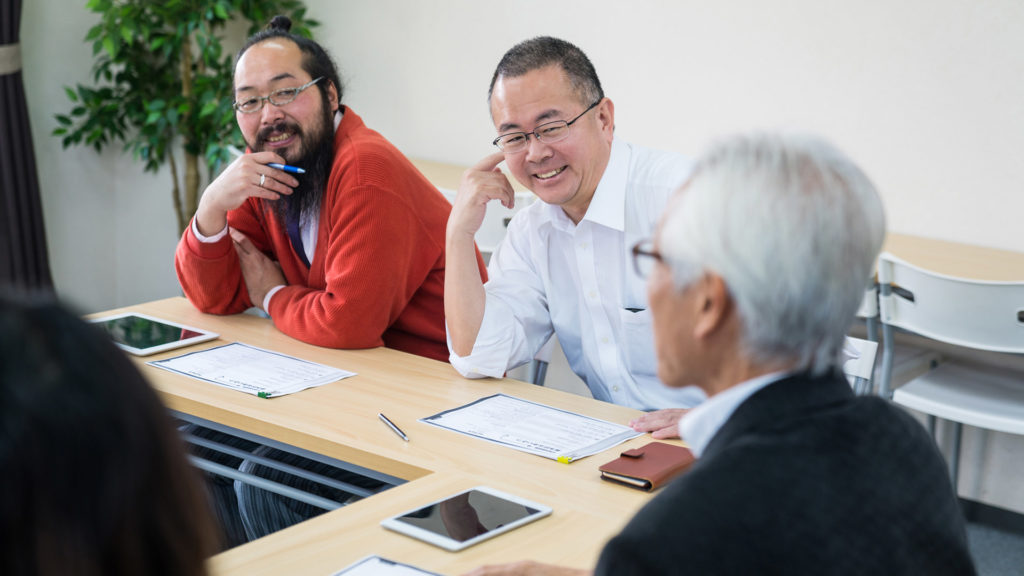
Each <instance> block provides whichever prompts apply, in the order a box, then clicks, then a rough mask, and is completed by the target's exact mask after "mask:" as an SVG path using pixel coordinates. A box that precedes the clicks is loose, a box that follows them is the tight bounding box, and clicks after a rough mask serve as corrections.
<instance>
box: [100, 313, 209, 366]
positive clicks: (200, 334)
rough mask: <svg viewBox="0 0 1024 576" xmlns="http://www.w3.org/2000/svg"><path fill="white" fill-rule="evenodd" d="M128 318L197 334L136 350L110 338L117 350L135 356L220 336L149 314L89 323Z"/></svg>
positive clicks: (115, 316)
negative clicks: (119, 349) (142, 319)
mask: <svg viewBox="0 0 1024 576" xmlns="http://www.w3.org/2000/svg"><path fill="white" fill-rule="evenodd" d="M129 316H137V317H139V318H144V319H146V320H149V321H151V322H159V323H160V324H166V325H167V326H174V327H175V328H181V329H183V330H189V331H191V332H197V333H198V335H197V336H193V337H191V338H185V339H184V340H175V341H174V342H168V343H166V344H160V345H159V346H150V347H149V348H136V347H134V346H129V345H127V344H122V343H121V342H118V341H116V340H114V339H113V338H111V341H112V342H113V343H114V344H117V346H118V347H119V348H121V349H122V350H124V351H126V352H130V353H132V354H134V355H136V356H151V355H153V354H157V353H159V352H166V351H168V350H174V349H176V348H184V347H185V346H191V345H193V344H199V343H200V342H207V341H210V340H213V339H214V338H218V337H220V334H217V333H215V332H210V331H209V330H203V329H202V328H196V327H195V326H188V325H186V324H181V323H180V322H172V321H170V320H165V319H163V318H157V317H156V316H150V315H149V314H143V313H141V312H122V313H120V314H110V315H109V316H102V317H100V318H90V319H89V321H90V322H92V323H94V324H101V323H103V322H108V321H110V320H117V319H119V318H127V317H129Z"/></svg>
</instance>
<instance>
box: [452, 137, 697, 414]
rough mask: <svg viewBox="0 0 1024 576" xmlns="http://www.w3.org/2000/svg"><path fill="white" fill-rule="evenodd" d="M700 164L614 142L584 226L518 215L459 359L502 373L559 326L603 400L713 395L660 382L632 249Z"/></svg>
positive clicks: (692, 401) (540, 205) (555, 214)
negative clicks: (471, 340) (476, 328)
mask: <svg viewBox="0 0 1024 576" xmlns="http://www.w3.org/2000/svg"><path fill="white" fill-rule="evenodd" d="M690 168H691V162H690V161H689V160H688V159H687V158H685V157H682V156H679V155H676V154H670V153H666V152H656V151H653V150H648V149H644V148H641V147H638V146H633V145H630V144H627V143H625V142H621V141H619V140H614V141H613V143H612V150H611V157H610V158H609V161H608V166H607V168H606V169H605V172H604V174H603V175H602V177H601V181H600V183H599V184H598V186H597V190H596V191H595V193H594V197H593V199H592V200H591V202H590V206H589V208H588V209H587V213H586V215H585V216H584V217H583V219H582V220H581V221H580V223H579V224H578V225H575V224H573V222H572V220H570V219H569V217H568V216H566V215H565V212H563V211H562V208H561V207H559V206H554V205H550V204H546V203H544V202H534V203H533V204H531V205H530V206H529V207H527V208H525V209H523V210H521V211H520V212H518V213H517V214H516V215H515V216H514V217H513V218H512V221H511V223H509V227H508V231H507V234H506V236H505V238H504V240H503V241H502V242H501V244H500V245H499V246H498V248H497V250H495V252H494V255H493V256H492V257H491V262H490V266H489V267H488V275H489V277H490V280H489V281H488V282H487V284H486V285H485V289H486V292H487V300H486V305H485V309H484V318H483V321H482V323H481V326H480V332H479V334H478V335H477V339H476V343H475V344H474V346H473V351H472V352H471V353H470V355H468V356H464V357H460V356H458V355H457V354H455V353H454V352H452V354H451V356H450V360H451V363H452V365H453V366H454V367H455V368H456V369H457V370H458V371H459V372H460V373H461V374H463V375H464V376H468V377H470V378H473V377H485V376H492V377H495V378H500V377H502V376H503V375H504V373H505V372H506V371H507V370H509V369H511V368H515V367H516V366H519V365H521V364H525V363H526V362H529V361H530V360H531V359H532V358H533V357H534V355H535V354H537V352H538V351H539V350H540V348H541V346H543V345H544V343H545V342H547V340H548V338H549V337H550V336H551V334H552V333H553V332H554V333H556V334H557V335H558V341H559V343H560V344H561V346H562V350H563V351H564V352H565V355H566V358H567V359H568V360H569V365H570V366H571V367H572V369H573V371H574V372H576V374H577V375H579V377H580V378H582V379H583V381H584V382H586V384H587V386H588V387H589V388H590V391H591V393H592V394H593V395H594V398H597V399H598V400H603V401H606V402H613V403H615V404H620V405H623V406H630V407H633V408H639V409H642V410H654V409H660V408H688V407H691V406H694V405H696V404H698V403H699V402H700V401H701V400H703V399H704V393H703V392H702V391H701V390H700V389H698V388H696V387H687V388H683V389H670V388H668V387H666V386H664V385H663V384H661V382H660V381H659V380H658V377H657V374H656V373H657V361H656V359H655V355H654V340H653V336H654V335H653V331H652V326H651V312H650V310H648V309H647V287H646V281H645V280H644V279H643V278H640V277H639V276H637V274H636V272H635V271H634V270H633V265H632V254H631V249H632V247H633V244H635V243H636V242H638V241H639V240H642V239H645V238H649V237H650V236H651V235H652V234H653V232H654V228H655V225H656V224H657V222H658V219H659V218H660V216H661V213H662V211H663V210H664V208H665V204H666V203H667V202H668V200H669V198H670V197H671V195H672V193H673V192H674V191H675V190H677V189H678V188H679V186H680V185H681V184H682V183H683V182H684V181H685V179H686V178H687V176H688V175H689V173H690ZM450 348H451V342H450V340H449V349H450Z"/></svg>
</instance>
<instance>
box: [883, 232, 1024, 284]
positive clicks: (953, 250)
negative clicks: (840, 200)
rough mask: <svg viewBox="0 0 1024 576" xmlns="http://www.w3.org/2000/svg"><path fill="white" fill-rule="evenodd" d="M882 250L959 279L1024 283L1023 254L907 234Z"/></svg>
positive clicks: (888, 241) (895, 236)
mask: <svg viewBox="0 0 1024 576" xmlns="http://www.w3.org/2000/svg"><path fill="white" fill-rule="evenodd" d="M882 249H883V250H885V251H887V252H891V253H892V254H893V255H895V256H897V257H899V258H901V259H903V260H906V261H907V262H910V263H911V264H913V265H914V266H919V267H921V268H925V269H926V270H931V271H933V272H939V273H941V274H946V275H948V276H956V277H958V278H969V279H972V280H991V281H1002V282H1014V281H1024V253H1021V252H1012V251H1010V250H999V249H996V248H987V247H984V246H972V245H969V244H961V243H959V242H949V241H946V240H935V239H933V238H922V237H920V236H910V235H907V234H892V233H890V234H889V235H887V236H886V238H885V244H884V245H883V247H882Z"/></svg>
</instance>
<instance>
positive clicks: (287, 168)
mask: <svg viewBox="0 0 1024 576" xmlns="http://www.w3.org/2000/svg"><path fill="white" fill-rule="evenodd" d="M228 151H229V152H231V153H232V154H234V155H235V156H239V157H241V156H245V152H242V151H241V150H239V149H238V148H237V147H235V146H228ZM267 166H270V167H271V168H276V169H278V170H284V171H285V172H288V173H289V174H305V173H306V170H305V169H303V168H299V167H297V166H289V165H287V164H278V163H277V162H271V163H270V164H267Z"/></svg>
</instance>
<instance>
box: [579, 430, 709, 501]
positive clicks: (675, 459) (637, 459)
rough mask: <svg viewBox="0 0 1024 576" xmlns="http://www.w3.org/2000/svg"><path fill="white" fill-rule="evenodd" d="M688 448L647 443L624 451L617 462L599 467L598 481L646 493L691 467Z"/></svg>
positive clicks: (662, 443) (691, 456) (691, 459)
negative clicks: (613, 483)
mask: <svg viewBox="0 0 1024 576" xmlns="http://www.w3.org/2000/svg"><path fill="white" fill-rule="evenodd" d="M693 461H694V458H693V453H692V452H690V449H689V448H683V447H682V446H676V445H674V444H666V443H664V442H651V443H649V444H647V445H645V446H641V447H639V448H634V449H632V450H626V451H625V452H623V453H622V454H621V455H620V456H619V457H618V458H616V459H615V460H612V461H611V462H608V463H607V464H604V465H602V466H601V467H600V468H598V470H600V471H601V479H603V480H610V481H612V482H617V483H620V484H624V485H626V486H631V487H633V488H639V489H641V490H647V491H648V492H650V491H651V490H654V489H656V488H658V487H660V486H662V485H663V484H666V483H667V482H668V481H669V480H671V479H672V478H675V477H676V476H678V475H679V474H681V473H683V472H685V471H686V469H687V468H689V467H690V464H693Z"/></svg>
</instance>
